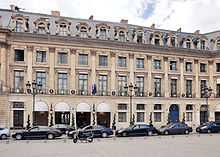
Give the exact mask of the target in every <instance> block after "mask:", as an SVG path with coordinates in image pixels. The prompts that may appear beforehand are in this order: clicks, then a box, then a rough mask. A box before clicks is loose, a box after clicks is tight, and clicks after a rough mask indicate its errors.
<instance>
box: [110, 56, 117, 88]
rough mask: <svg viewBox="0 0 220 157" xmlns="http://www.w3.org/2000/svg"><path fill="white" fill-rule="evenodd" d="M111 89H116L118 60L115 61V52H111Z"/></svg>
mask: <svg viewBox="0 0 220 157" xmlns="http://www.w3.org/2000/svg"><path fill="white" fill-rule="evenodd" d="M110 55H111V91H115V87H116V84H115V77H116V76H115V66H116V62H115V56H116V53H115V52H111V54H110Z"/></svg>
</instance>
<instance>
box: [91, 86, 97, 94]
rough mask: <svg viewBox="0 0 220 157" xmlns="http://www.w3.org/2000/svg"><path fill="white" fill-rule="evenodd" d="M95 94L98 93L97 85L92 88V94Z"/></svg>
mask: <svg viewBox="0 0 220 157" xmlns="http://www.w3.org/2000/svg"><path fill="white" fill-rule="evenodd" d="M95 93H97V90H96V84H94V86H92V94H95Z"/></svg>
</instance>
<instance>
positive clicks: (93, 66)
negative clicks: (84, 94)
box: [91, 50, 97, 86]
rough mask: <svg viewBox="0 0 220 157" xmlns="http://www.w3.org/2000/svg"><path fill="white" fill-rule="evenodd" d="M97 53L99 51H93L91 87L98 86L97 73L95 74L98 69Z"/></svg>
mask: <svg viewBox="0 0 220 157" xmlns="http://www.w3.org/2000/svg"><path fill="white" fill-rule="evenodd" d="M96 52H97V51H94V50H92V51H91V56H92V57H91V58H92V60H91V67H92V72H91V83H92V84H91V86H93V85H94V84H96V73H95V71H96V70H95V67H96Z"/></svg>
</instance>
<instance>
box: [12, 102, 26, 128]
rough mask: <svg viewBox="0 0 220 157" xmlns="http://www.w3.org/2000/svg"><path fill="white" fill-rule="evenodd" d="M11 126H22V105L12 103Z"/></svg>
mask: <svg viewBox="0 0 220 157" xmlns="http://www.w3.org/2000/svg"><path fill="white" fill-rule="evenodd" d="M13 126H15V127H23V126H24V103H20V102H14V103H13Z"/></svg>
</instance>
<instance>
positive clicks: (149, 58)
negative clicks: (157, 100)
mask: <svg viewBox="0 0 220 157" xmlns="http://www.w3.org/2000/svg"><path fill="white" fill-rule="evenodd" d="M151 64H152V56H147V74H148V75H147V85H148V91H147V92H148V93H149V92H152V91H151V84H152V83H151V82H152V75H151V71H152V68H151Z"/></svg>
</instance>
